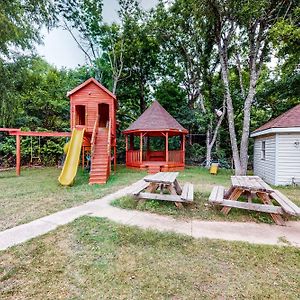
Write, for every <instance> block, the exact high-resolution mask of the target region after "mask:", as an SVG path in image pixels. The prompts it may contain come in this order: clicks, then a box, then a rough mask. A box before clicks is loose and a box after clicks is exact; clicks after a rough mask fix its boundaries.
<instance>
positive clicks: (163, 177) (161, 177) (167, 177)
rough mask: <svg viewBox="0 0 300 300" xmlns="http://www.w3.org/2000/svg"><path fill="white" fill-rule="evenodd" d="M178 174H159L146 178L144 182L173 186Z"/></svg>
mask: <svg viewBox="0 0 300 300" xmlns="http://www.w3.org/2000/svg"><path fill="white" fill-rule="evenodd" d="M178 174H179V173H178V172H159V173H156V174H153V175H148V176H146V177H145V178H144V180H145V181H146V182H154V183H164V184H171V183H173V182H174V181H175V180H176V178H177V176H178Z"/></svg>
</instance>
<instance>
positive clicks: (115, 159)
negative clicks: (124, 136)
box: [114, 142, 117, 174]
mask: <svg viewBox="0 0 300 300" xmlns="http://www.w3.org/2000/svg"><path fill="white" fill-rule="evenodd" d="M116 171H117V146H116V142H115V146H114V174H116Z"/></svg>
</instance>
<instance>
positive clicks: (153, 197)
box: [138, 193, 192, 203]
mask: <svg viewBox="0 0 300 300" xmlns="http://www.w3.org/2000/svg"><path fill="white" fill-rule="evenodd" d="M138 197H139V198H141V199H151V200H161V201H171V202H183V203H189V202H192V201H187V200H182V199H181V197H180V196H179V195H164V194H162V195H161V194H153V193H139V195H138Z"/></svg>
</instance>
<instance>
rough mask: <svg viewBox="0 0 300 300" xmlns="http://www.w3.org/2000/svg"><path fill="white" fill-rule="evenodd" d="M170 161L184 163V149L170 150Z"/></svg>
mask: <svg viewBox="0 0 300 300" xmlns="http://www.w3.org/2000/svg"><path fill="white" fill-rule="evenodd" d="M169 162H174V163H182V162H183V151H181V150H169Z"/></svg>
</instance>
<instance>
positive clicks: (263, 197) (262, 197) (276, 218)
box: [256, 192, 285, 226]
mask: <svg viewBox="0 0 300 300" xmlns="http://www.w3.org/2000/svg"><path fill="white" fill-rule="evenodd" d="M256 194H257V196H258V198H259V199H260V200H261V201H262V202H263V203H264V204H269V205H273V203H272V201H271V199H270V197H269V195H268V194H266V193H260V192H257V193H256ZM270 215H271V217H272V219H273V220H274V222H275V223H276V224H277V225H281V226H285V222H284V220H283V218H282V216H281V215H279V214H270Z"/></svg>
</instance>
